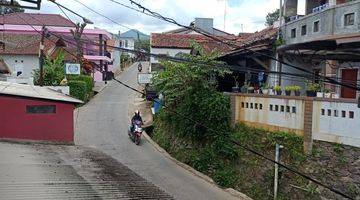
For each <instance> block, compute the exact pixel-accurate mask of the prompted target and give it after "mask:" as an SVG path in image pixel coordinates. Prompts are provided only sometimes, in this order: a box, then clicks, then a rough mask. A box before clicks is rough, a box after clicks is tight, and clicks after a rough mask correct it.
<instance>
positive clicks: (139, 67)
mask: <svg viewBox="0 0 360 200" xmlns="http://www.w3.org/2000/svg"><path fill="white" fill-rule="evenodd" d="M138 70H139V72H141V71H142V65H141V64H139V65H138Z"/></svg>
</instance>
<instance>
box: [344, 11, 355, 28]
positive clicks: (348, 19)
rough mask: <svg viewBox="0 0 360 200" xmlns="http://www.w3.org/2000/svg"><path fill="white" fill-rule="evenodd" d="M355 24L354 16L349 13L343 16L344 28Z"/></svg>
mask: <svg viewBox="0 0 360 200" xmlns="http://www.w3.org/2000/svg"><path fill="white" fill-rule="evenodd" d="M354 22H355V14H354V13H349V14H346V15H344V26H352V25H354Z"/></svg>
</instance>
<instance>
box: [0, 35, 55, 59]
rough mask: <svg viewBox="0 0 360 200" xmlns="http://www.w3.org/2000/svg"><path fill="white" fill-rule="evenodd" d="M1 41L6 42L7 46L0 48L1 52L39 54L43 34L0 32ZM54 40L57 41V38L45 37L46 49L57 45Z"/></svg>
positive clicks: (8, 53)
mask: <svg viewBox="0 0 360 200" xmlns="http://www.w3.org/2000/svg"><path fill="white" fill-rule="evenodd" d="M50 40H51V41H50ZM0 41H2V42H4V43H5V48H4V49H3V48H0V54H7V55H38V54H39V48H40V41H41V36H40V35H30V34H10V33H3V34H0ZM52 41H55V39H54V38H49V39H45V50H48V49H50V48H51V47H53V46H54V45H55V44H54V43H53V42H52Z"/></svg>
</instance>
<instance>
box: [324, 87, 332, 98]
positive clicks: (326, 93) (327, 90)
mask: <svg viewBox="0 0 360 200" xmlns="http://www.w3.org/2000/svg"><path fill="white" fill-rule="evenodd" d="M324 97H325V98H331V90H329V89H325V90H324Z"/></svg>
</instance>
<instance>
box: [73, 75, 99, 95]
mask: <svg viewBox="0 0 360 200" xmlns="http://www.w3.org/2000/svg"><path fill="white" fill-rule="evenodd" d="M68 80H69V81H84V82H85V83H86V91H87V92H88V93H91V92H92V89H93V87H94V81H93V78H92V77H91V76H88V75H68Z"/></svg>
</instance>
